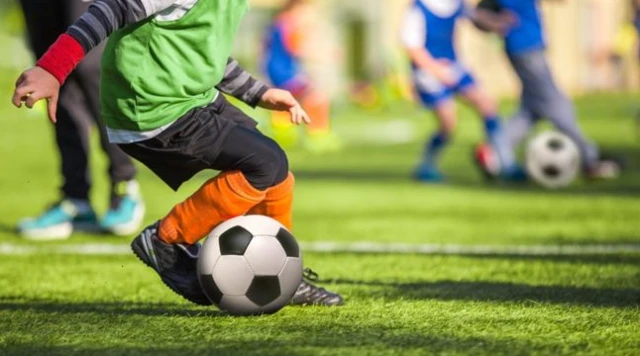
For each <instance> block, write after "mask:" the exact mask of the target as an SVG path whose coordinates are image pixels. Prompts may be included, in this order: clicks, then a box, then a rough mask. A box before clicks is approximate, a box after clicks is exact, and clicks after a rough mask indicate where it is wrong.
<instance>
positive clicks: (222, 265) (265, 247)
mask: <svg viewBox="0 0 640 356" xmlns="http://www.w3.org/2000/svg"><path fill="white" fill-rule="evenodd" d="M198 278H199V280H200V286H201V287H202V290H203V291H204V293H205V294H206V295H207V297H208V298H209V299H210V300H211V302H212V303H213V304H215V305H217V306H218V307H219V308H220V309H221V310H223V311H226V312H228V313H230V314H233V315H255V314H268V313H275V312H277V311H278V310H280V309H281V308H282V307H283V306H285V305H286V304H287V303H288V302H289V301H290V300H291V298H292V297H293V294H294V293H295V292H296V290H297V288H298V286H299V285H300V282H301V281H302V256H301V253H300V248H299V246H298V243H297V242H296V240H295V238H294V237H293V235H292V234H291V233H290V232H289V231H288V230H287V229H286V228H285V227H284V226H282V225H281V224H280V223H279V222H277V221H276V220H274V219H271V218H269V217H266V216H262V215H247V216H240V217H237V218H233V219H230V220H228V221H225V222H224V223H222V224H220V225H219V226H218V227H216V228H215V229H214V230H213V231H212V232H211V233H210V234H209V236H208V238H207V240H206V241H205V242H204V245H203V247H202V250H201V251H200V256H199V257H198Z"/></svg>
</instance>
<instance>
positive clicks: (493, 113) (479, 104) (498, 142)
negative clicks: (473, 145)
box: [461, 85, 516, 174]
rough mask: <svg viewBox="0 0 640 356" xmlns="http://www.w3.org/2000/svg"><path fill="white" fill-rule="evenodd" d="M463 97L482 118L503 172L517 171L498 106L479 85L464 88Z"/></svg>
mask: <svg viewBox="0 0 640 356" xmlns="http://www.w3.org/2000/svg"><path fill="white" fill-rule="evenodd" d="M461 95H462V97H463V98H464V99H465V100H466V101H467V102H468V103H469V104H470V105H471V106H473V107H474V108H475V109H476V111H478V113H479V114H480V115H481V116H482V119H483V121H484V127H485V133H486V135H487V139H488V141H489V143H490V144H491V146H493V148H494V149H495V151H496V152H497V153H498V156H499V158H500V163H501V165H502V172H503V173H505V174H510V173H509V172H512V171H513V170H515V169H516V162H515V155H514V153H513V149H512V148H511V146H510V145H509V140H508V139H507V135H506V133H505V131H504V130H503V129H502V127H501V126H502V123H501V119H500V117H499V116H498V106H497V105H496V103H495V101H494V100H493V99H492V98H490V97H489V96H488V95H487V94H486V93H485V92H484V91H482V90H481V89H480V88H479V87H478V86H477V85H471V86H468V87H466V88H464V89H463V90H462V91H461Z"/></svg>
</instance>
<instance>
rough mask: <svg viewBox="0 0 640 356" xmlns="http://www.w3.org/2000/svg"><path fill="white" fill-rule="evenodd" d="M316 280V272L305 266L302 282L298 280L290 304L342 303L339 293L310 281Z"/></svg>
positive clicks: (329, 304) (330, 304) (322, 304)
mask: <svg viewBox="0 0 640 356" xmlns="http://www.w3.org/2000/svg"><path fill="white" fill-rule="evenodd" d="M316 280H318V274H317V273H315V272H313V271H312V270H311V269H309V268H306V269H305V270H304V278H303V280H302V282H300V286H299V287H298V290H296V293H295V294H294V295H293V298H291V304H293V305H321V306H327V307H333V306H338V305H342V303H344V299H343V298H342V296H340V294H337V293H333V292H329V291H328V290H326V289H324V288H320V287H317V286H315V285H313V284H312V283H311V281H316Z"/></svg>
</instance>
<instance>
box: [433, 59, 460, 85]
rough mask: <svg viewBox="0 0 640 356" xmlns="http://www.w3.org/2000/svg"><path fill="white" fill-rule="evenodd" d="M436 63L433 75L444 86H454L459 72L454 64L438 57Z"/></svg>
mask: <svg viewBox="0 0 640 356" xmlns="http://www.w3.org/2000/svg"><path fill="white" fill-rule="evenodd" d="M436 63H437V65H436V66H435V67H434V71H433V74H434V75H435V77H436V78H437V79H438V80H439V81H440V82H441V83H442V84H444V85H445V86H448V87H453V86H455V85H456V84H457V83H458V81H459V74H458V72H457V69H456V67H455V65H454V64H453V63H451V61H449V60H447V59H438V60H437V62H436Z"/></svg>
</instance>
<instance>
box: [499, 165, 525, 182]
mask: <svg viewBox="0 0 640 356" xmlns="http://www.w3.org/2000/svg"><path fill="white" fill-rule="evenodd" d="M500 178H501V179H502V180H504V181H506V182H512V183H523V182H526V181H527V180H528V179H529V177H528V176H527V172H526V171H525V170H524V168H522V167H520V166H518V165H514V166H513V167H510V168H508V169H505V170H504V171H503V172H502V173H500Z"/></svg>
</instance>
